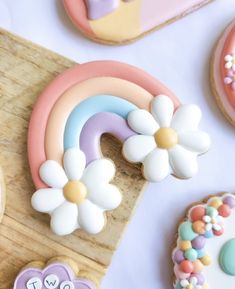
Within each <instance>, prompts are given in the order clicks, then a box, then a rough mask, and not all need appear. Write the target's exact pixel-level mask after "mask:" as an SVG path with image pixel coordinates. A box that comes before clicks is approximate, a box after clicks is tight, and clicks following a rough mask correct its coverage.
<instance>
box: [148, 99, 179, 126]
mask: <svg viewBox="0 0 235 289" xmlns="http://www.w3.org/2000/svg"><path fill="white" fill-rule="evenodd" d="M151 111H152V114H153V116H154V118H155V119H156V121H157V122H158V124H159V125H160V127H169V126H170V124H171V119H172V116H173V113H174V103H173V101H172V100H171V99H170V97H168V96H166V95H158V96H156V97H155V98H154V100H153V101H152V103H151Z"/></svg>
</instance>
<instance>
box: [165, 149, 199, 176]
mask: <svg viewBox="0 0 235 289" xmlns="http://www.w3.org/2000/svg"><path fill="white" fill-rule="evenodd" d="M169 157H170V165H171V168H172V170H173V172H174V175H175V176H177V177H178V178H182V179H188V178H191V177H192V176H193V175H195V174H196V173H197V171H198V165H197V157H196V154H195V153H192V152H190V151H188V150H186V149H184V148H183V147H181V146H179V145H176V146H175V147H173V148H172V149H170V150H169Z"/></svg>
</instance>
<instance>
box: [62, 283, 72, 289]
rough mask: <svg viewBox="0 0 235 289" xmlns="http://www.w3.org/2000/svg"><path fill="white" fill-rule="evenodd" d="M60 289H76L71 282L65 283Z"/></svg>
mask: <svg viewBox="0 0 235 289" xmlns="http://www.w3.org/2000/svg"><path fill="white" fill-rule="evenodd" d="M60 289H74V285H73V283H72V282H71V281H64V282H62V283H61V284H60Z"/></svg>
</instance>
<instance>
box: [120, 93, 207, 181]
mask: <svg viewBox="0 0 235 289" xmlns="http://www.w3.org/2000/svg"><path fill="white" fill-rule="evenodd" d="M200 119H201V111H200V109H199V108H198V107H197V106H196V105H193V104H190V105H182V106H180V107H178V108H177V109H176V111H174V104H173V102H172V100H171V99H170V98H169V97H168V96H165V95H159V96H157V97H155V98H154V99H153V100H152V102H151V113H150V112H149V111H147V110H143V109H137V110H134V111H132V112H130V113H129V115H128V124H129V126H130V127H131V129H132V130H134V131H135V132H137V133H138V135H134V136H131V137H130V138H128V139H127V140H126V141H125V142H124V145H123V154H124V156H125V158H126V159H127V160H128V161H130V162H133V163H139V162H140V163H142V164H143V174H144V177H145V178H146V179H147V180H148V181H151V182H158V181H161V180H163V179H164V178H165V177H167V176H168V175H169V174H173V175H175V176H176V177H178V178H181V179H187V178H191V177H192V176H194V175H195V174H196V173H197V171H198V165H197V156H198V155H200V154H202V153H205V152H206V151H207V150H208V149H209V147H210V138H209V136H208V135H207V134H206V133H205V132H203V131H200V130H198V125H199V122H200Z"/></svg>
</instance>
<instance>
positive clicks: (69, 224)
mask: <svg viewBox="0 0 235 289" xmlns="http://www.w3.org/2000/svg"><path fill="white" fill-rule="evenodd" d="M162 93H163V94H167V95H168V96H164V97H163V96H161V94H162ZM157 103H160V106H159V107H158V104H157ZM151 105H152V108H153V107H154V112H153V113H154V114H156V113H157V114H158V115H155V116H154V117H156V120H152V122H151V120H150V126H149V127H148V122H149V115H150V116H151V114H150V112H148V110H149V109H150V106H151ZM178 107H179V102H178V101H177V99H176V98H175V96H174V95H173V94H172V93H171V92H170V91H169V90H168V89H167V88H166V87H164V86H163V85H162V84H161V83H160V82H159V81H157V80H156V79H154V78H152V77H151V76H149V75H148V74H146V73H145V72H143V71H141V70H139V69H136V68H134V67H132V66H127V65H125V64H120V63H117V62H94V63H89V64H83V65H79V66H76V67H74V68H72V69H70V70H68V71H67V72H65V73H63V74H62V75H61V76H59V77H58V78H57V79H56V80H55V81H54V82H53V83H52V84H51V85H49V87H48V88H47V89H46V90H45V92H44V93H43V94H42V95H41V96H40V97H39V99H38V102H37V103H36V105H35V108H34V111H33V113H32V117H31V121H30V126H29V139H28V152H29V162H30V167H31V172H32V177H33V180H34V182H35V185H36V188H37V191H36V192H35V194H34V195H33V197H32V205H33V207H34V208H35V209H36V210H37V211H40V212H42V213H48V214H50V215H51V228H52V230H53V232H55V233H56V234H58V235H67V234H70V233H72V232H73V231H74V230H76V229H83V230H85V231H86V232H87V233H91V234H97V233H99V232H101V230H102V229H103V228H104V225H105V218H104V214H103V213H104V212H105V211H107V210H113V209H116V208H117V207H118V206H119V205H120V203H121V194H120V192H119V191H118V189H117V188H116V187H115V186H113V185H111V184H110V183H109V182H110V181H111V180H112V178H113V177H114V174H115V167H114V165H113V163H112V162H111V161H110V160H107V159H104V158H103V156H102V152H101V149H100V139H101V136H102V135H103V134H105V133H109V134H112V135H114V136H115V137H117V138H118V139H119V140H120V141H121V142H124V146H123V151H124V155H125V157H126V158H127V159H128V160H130V156H129V154H133V153H134V155H135V152H136V154H137V151H139V152H143V151H144V152H145V150H146V148H147V147H148V149H149V151H148V152H149V153H151V151H153V152H154V151H156V146H158V147H159V148H160V147H161V151H164V152H166V154H168V153H169V151H172V150H176V151H178V153H174V152H173V153H172V154H173V156H174V158H173V165H174V166H175V167H176V169H175V171H176V172H178V175H180V174H181V176H182V177H190V176H192V175H193V173H195V167H196V165H195V163H196V160H195V159H196V156H197V155H198V154H199V153H202V152H204V151H205V150H206V149H207V148H208V146H209V137H208V136H207V135H206V134H205V133H203V132H200V131H197V125H198V122H199V120H200V111H199V109H197V108H195V107H194V106H189V108H188V109H186V108H185V106H182V107H180V108H178ZM175 109H177V112H176V113H175V115H174V116H173V111H174V110H175ZM152 111H153V109H152ZM179 111H182V113H181V114H180V113H179ZM139 113H140V116H139ZM142 114H144V115H143V116H144V117H147V122H146V120H145V119H143V117H142ZM171 114H172V116H173V118H175V121H174V126H171V125H170V122H171V117H170V115H171ZM177 115H178V117H177ZM182 115H183V118H182ZM188 115H189V116H188ZM187 116H188V117H187ZM159 117H160V118H161V121H160V122H159V120H158V118H159ZM152 118H153V117H152ZM181 118H182V119H181ZM185 118H186V119H187V126H186V125H185V124H184V126H183V125H182V123H184V122H185ZM38 119H40V122H39V121H38ZM143 121H144V122H143ZM145 123H146V124H147V132H146V133H147V134H149V130H150V129H153V130H154V132H153V135H152V136H151V138H152V140H151V141H150V142H148V143H147V147H146V143H144V142H142V144H141V143H140V144H137V146H136V147H135V148H134V150H133V151H132V150H131V149H128V148H127V147H128V145H127V144H128V143H130V142H132V139H133V138H135V139H142V138H144V139H145V136H140V135H139V134H140V133H142V134H145V129H146V126H144V124H145ZM151 125H152V127H151ZM159 125H160V126H161V127H159ZM180 126H182V127H183V131H181V132H180V133H179V131H180V130H181V127H180ZM187 130H191V132H190V138H189V137H188V138H187V136H186V131H187ZM149 138H150V136H149ZM153 142H154V147H153ZM178 143H181V144H182V146H181V147H180V146H179V145H178ZM177 147H179V148H177ZM126 148H127V149H126ZM137 148H138V149H137ZM190 150H191V151H190ZM125 151H127V152H129V153H125ZM130 151H131V152H130ZM185 152H186V153H185ZM131 156H132V155H131ZM134 157H135V158H136V156H134ZM163 157H164V156H163ZM193 157H194V158H193ZM137 158H138V157H137ZM147 158H148V157H146V159H147ZM135 160H138V159H135ZM130 161H133V159H131V160H130ZM148 162H150V164H147V165H144V166H145V167H146V168H147V169H148V167H149V166H151V168H152V164H151V162H152V163H153V160H150V161H148ZM182 163H184V164H183V165H182ZM156 165H158V166H159V172H158V173H157V174H158V177H157V178H156V177H149V175H147V174H146V172H145V171H146V169H145V171H144V175H145V177H146V178H147V179H148V180H151V181H159V180H161V179H162V178H160V177H159V176H160V175H164V174H165V171H166V166H167V164H166V163H164V164H163V166H162V167H160V165H159V164H158V162H157V163H156ZM161 165H162V164H161ZM173 165H172V166H173ZM177 166H183V169H182V170H184V171H182V170H181V171H180V169H181V167H180V168H178V167H177ZM153 169H154V170H156V167H154V168H153ZM175 171H174V173H175ZM192 171H193V173H192ZM148 174H150V169H149V172H148ZM152 174H153V173H152ZM186 174H187V175H186Z"/></svg>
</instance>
